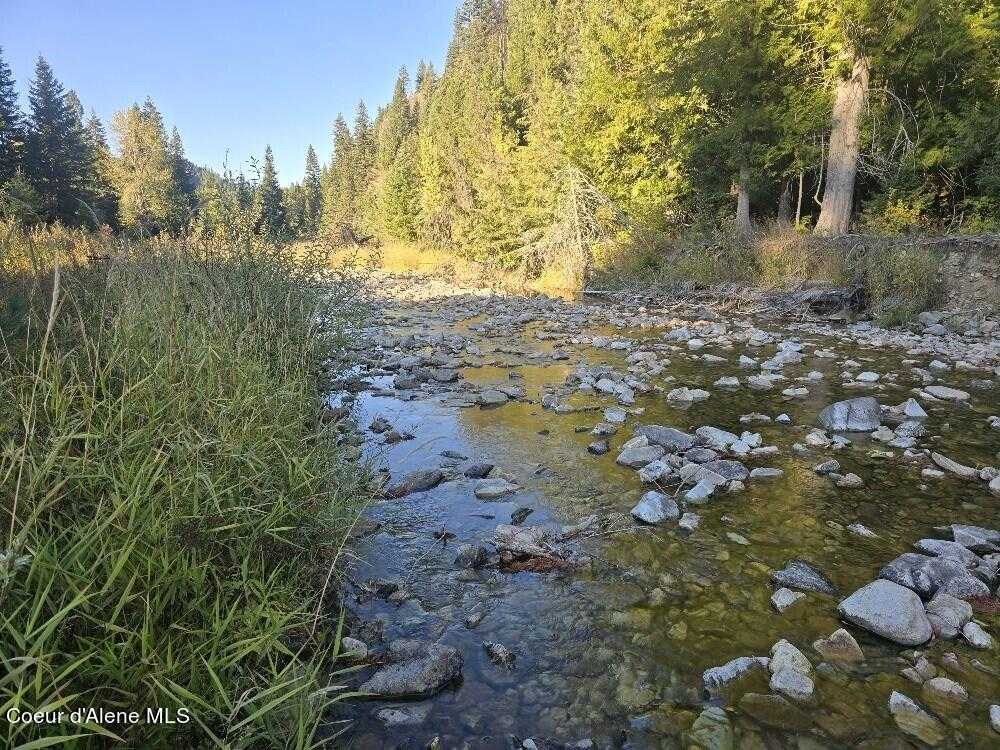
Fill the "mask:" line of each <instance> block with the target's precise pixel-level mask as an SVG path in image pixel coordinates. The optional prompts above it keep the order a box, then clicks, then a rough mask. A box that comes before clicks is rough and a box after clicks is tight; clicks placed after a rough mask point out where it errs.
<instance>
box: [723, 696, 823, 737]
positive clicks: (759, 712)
mask: <svg viewBox="0 0 1000 750" xmlns="http://www.w3.org/2000/svg"><path fill="white" fill-rule="evenodd" d="M739 706H740V710H741V711H743V713H745V714H747V715H748V716H750V717H752V718H754V719H756V720H757V721H758V722H760V723H761V724H764V725H765V726H768V727H773V728H774V729H783V730H786V731H792V730H798V731H804V730H806V729H809V728H810V727H812V719H810V718H809V715H808V714H806V713H805V712H804V711H803V710H802V709H800V708H798V707H797V706H796V705H794V704H793V703H789V701H788V699H786V698H784V697H783V696H780V695H764V694H762V693H747V694H746V695H744V696H743V697H742V698H740V702H739Z"/></svg>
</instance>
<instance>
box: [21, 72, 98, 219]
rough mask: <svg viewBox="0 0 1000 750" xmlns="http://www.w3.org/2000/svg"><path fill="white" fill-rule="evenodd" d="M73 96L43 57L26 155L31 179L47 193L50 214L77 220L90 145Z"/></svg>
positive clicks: (34, 91)
mask: <svg viewBox="0 0 1000 750" xmlns="http://www.w3.org/2000/svg"><path fill="white" fill-rule="evenodd" d="M74 100H75V95H74V96H73V97H70V98H67V94H66V92H65V90H64V89H63V87H62V84H61V83H59V81H58V80H56V77H55V75H54V74H53V72H52V68H51V67H49V64H48V63H47V62H45V60H44V59H43V58H41V57H40V58H38V63H37V64H36V66H35V80H34V81H32V84H31V90H30V93H29V94H28V101H29V103H30V105H31V113H30V117H29V129H28V138H27V149H26V156H25V163H26V167H27V169H26V174H27V177H28V180H29V181H30V182H31V183H32V185H34V187H35V189H36V190H37V191H38V193H39V194H40V195H41V196H42V200H43V202H44V205H45V212H46V215H47V216H48V217H51V218H54V219H59V220H62V221H65V222H68V223H74V222H76V221H77V220H78V218H79V216H80V215H81V208H82V206H81V204H80V202H79V199H80V198H81V197H83V196H84V195H85V189H86V183H87V174H86V168H87V163H86V154H87V149H86V146H85V144H84V143H83V127H82V123H81V122H80V116H79V108H78V107H77V104H78V101H79V100H75V101H74Z"/></svg>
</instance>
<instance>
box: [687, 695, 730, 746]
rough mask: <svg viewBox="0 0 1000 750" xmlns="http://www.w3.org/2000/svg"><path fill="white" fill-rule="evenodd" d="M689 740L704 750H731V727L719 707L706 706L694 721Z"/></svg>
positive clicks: (724, 713)
mask: <svg viewBox="0 0 1000 750" xmlns="http://www.w3.org/2000/svg"><path fill="white" fill-rule="evenodd" d="M688 735H689V737H690V738H691V740H692V741H693V742H694V743H695V744H696V745H697V746H698V747H701V748H704V749H705V750H733V747H734V746H735V745H734V738H733V726H732V724H731V723H730V721H729V717H728V716H727V715H726V712H725V710H724V709H723V708H721V707H720V706H708V707H707V708H705V709H704V710H703V711H702V712H701V713H700V714H698V718H697V719H695V720H694V724H693V725H692V726H691V731H690V732H688Z"/></svg>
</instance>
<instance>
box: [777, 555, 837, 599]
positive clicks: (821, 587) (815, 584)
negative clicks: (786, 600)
mask: <svg viewBox="0 0 1000 750" xmlns="http://www.w3.org/2000/svg"><path fill="white" fill-rule="evenodd" d="M771 580H772V581H774V582H775V583H776V584H778V585H779V586H784V587H786V588H790V589H796V590H798V591H818V592H819V593H821V594H836V593H837V589H836V588H835V587H834V585H833V584H832V583H830V581H829V580H827V578H826V576H824V575H823V574H822V573H820V572H819V571H818V570H816V568H814V567H813V566H812V565H810V564H809V563H807V562H804V561H802V560H789V561H788V562H787V563H785V567H784V569H783V570H774V571H771Z"/></svg>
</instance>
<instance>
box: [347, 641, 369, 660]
mask: <svg viewBox="0 0 1000 750" xmlns="http://www.w3.org/2000/svg"><path fill="white" fill-rule="evenodd" d="M340 654H341V655H342V656H344V657H346V658H348V659H355V660H358V661H361V660H363V659H367V658H368V644H367V643H365V642H364V641H361V640H358V639H357V638H351V637H350V636H346V635H345V636H344V637H343V638H341V639H340Z"/></svg>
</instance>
